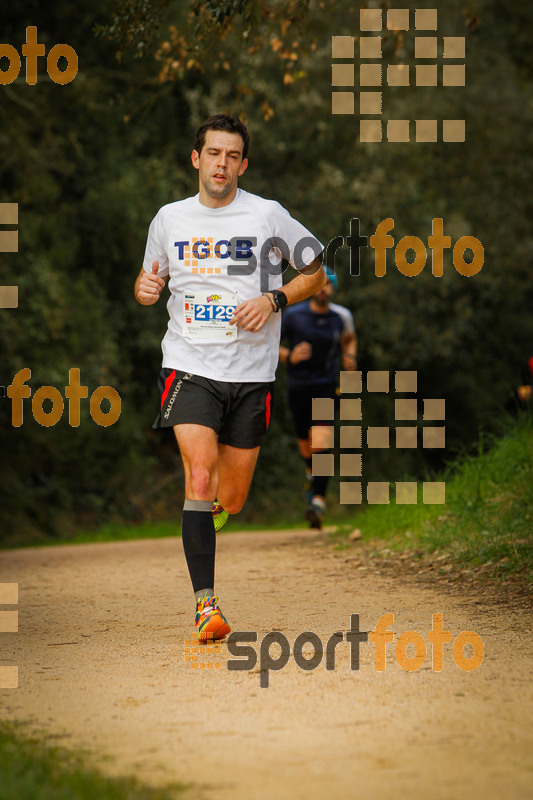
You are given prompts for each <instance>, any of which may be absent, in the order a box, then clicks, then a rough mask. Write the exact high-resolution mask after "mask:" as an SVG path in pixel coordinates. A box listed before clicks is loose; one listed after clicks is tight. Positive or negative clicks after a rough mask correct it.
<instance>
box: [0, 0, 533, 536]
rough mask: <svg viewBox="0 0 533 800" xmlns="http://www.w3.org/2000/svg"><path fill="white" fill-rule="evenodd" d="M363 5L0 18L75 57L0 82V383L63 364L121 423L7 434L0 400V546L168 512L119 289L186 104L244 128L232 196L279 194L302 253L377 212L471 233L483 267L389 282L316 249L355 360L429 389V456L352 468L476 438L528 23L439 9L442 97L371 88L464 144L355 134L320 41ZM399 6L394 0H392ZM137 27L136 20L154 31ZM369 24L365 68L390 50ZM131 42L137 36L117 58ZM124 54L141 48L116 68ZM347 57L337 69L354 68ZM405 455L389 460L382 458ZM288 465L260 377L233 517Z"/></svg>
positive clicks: (30, 11) (292, 474) (124, 291)
mask: <svg viewBox="0 0 533 800" xmlns="http://www.w3.org/2000/svg"><path fill="white" fill-rule="evenodd" d="M361 5H362V3H360V2H358V3H348V2H341V3H339V2H326V0H324V1H323V2H318V0H314V1H313V2H304V0H299V1H297V0H291V2H285V3H281V2H274V1H272V2H265V0H248V1H247V2H244V1H243V2H238V1H237V0H224V2H220V3H198V2H196V0H192V1H191V3H186V2H185V0H181V2H178V0H175V1H174V2H170V1H169V0H144V1H143V2H139V0H120V2H119V1H118V0H116V2H112V3H107V2H104V1H103V0H100V2H96V3H95V2H91V3H89V1H88V0H80V2H78V3H76V4H73V3H70V2H67V1H66V0H57V2H55V3H53V4H46V6H44V7H43V4H37V2H36V1H35V0H26V2H21V3H18V4H16V5H13V6H12V7H10V8H9V9H8V8H7V7H6V8H4V9H3V10H2V23H3V24H2V35H3V37H2V41H4V42H9V43H10V44H12V45H14V46H15V47H16V48H17V50H18V51H19V52H20V51H21V45H22V43H23V41H24V38H25V28H26V26H27V25H36V26H37V27H38V32H39V41H41V42H43V43H44V44H45V46H46V50H47V51H48V50H49V49H50V48H51V47H52V46H53V45H54V44H56V43H58V42H66V43H68V44H70V45H71V46H72V47H74V48H75V49H76V51H77V53H78V56H79V73H78V75H77V77H76V78H75V80H74V81H73V82H72V83H70V84H68V85H66V86H58V85H56V84H54V83H53V82H52V81H50V80H49V79H48V78H47V76H46V72H45V61H44V59H40V61H39V80H38V83H37V84H36V85H35V86H29V85H27V84H26V82H25V79H24V65H23V68H22V70H21V73H20V76H19V78H17V80H16V81H15V82H14V83H12V84H10V85H8V86H1V87H0V91H1V93H2V96H3V103H2V104H1V105H0V142H1V145H2V146H1V148H0V164H1V174H2V181H1V192H0V202H18V203H19V211H20V220H19V226H18V227H19V231H20V252H19V253H17V254H2V255H1V261H0V284H2V285H10V284H13V283H18V285H19V308H18V309H17V310H1V311H0V385H3V386H7V385H8V384H9V383H10V382H11V380H12V378H13V376H14V374H15V373H16V372H17V371H18V370H19V369H21V368H23V367H30V368H31V370H32V378H31V381H30V385H31V387H32V391H33V392H35V390H36V389H37V388H38V387H39V386H40V385H53V386H56V387H57V388H59V389H60V390H62V389H63V387H64V386H65V385H66V384H67V382H68V371H69V369H70V368H71V367H79V368H80V369H81V378H82V383H84V384H87V385H88V387H89V394H91V393H92V391H93V390H94V389H95V388H96V386H98V385H101V384H104V385H110V386H113V387H114V388H116V389H117V391H119V393H120V395H121V397H122V414H121V417H120V419H119V421H118V422H117V423H116V424H115V425H113V426H112V427H110V428H101V427H99V426H97V425H96V424H95V423H94V422H93V421H92V419H91V418H90V417H89V413H88V402H87V401H85V402H84V404H83V407H84V408H85V413H84V415H83V417H82V421H81V425H80V427H79V428H77V429H75V428H71V427H70V426H69V424H68V411H67V410H65V413H64V417H63V419H61V420H60V422H59V423H58V424H57V425H56V426H54V427H51V428H44V427H42V426H40V425H38V424H37V423H36V422H35V421H34V420H33V419H32V417H31V402H30V401H29V400H26V401H24V402H25V405H24V407H25V416H24V424H23V425H22V427H20V428H14V427H13V426H12V425H11V419H10V401H8V400H7V399H2V398H0V435H1V440H2V452H3V455H4V458H3V459H2V466H1V468H0V480H1V485H2V499H1V507H0V519H1V521H2V528H3V530H5V531H6V533H7V534H8V535H11V534H12V533H13V531H14V530H16V531H17V532H18V533H19V534H20V533H22V534H23V535H24V536H26V537H28V538H32V537H33V538H35V539H38V538H39V537H40V536H41V535H43V534H47V535H56V536H63V537H68V536H69V535H70V533H71V532H72V530H73V529H74V528H77V527H79V526H85V525H87V524H91V523H101V522H103V521H105V520H109V519H111V520H128V521H129V520H131V521H142V520H150V519H155V518H165V517H166V518H169V517H171V516H175V515H176V514H177V512H178V510H179V508H180V506H181V502H180V493H181V491H182V489H181V482H180V481H179V480H178V478H179V476H180V474H181V473H180V467H179V466H178V456H177V452H176V449H175V445H174V443H173V441H172V437H171V436H170V435H169V436H167V437H165V436H164V435H158V434H155V433H154V432H152V431H151V429H150V424H151V421H152V419H153V417H154V416H155V413H156V402H157V396H156V389H155V376H156V374H157V371H158V369H159V352H160V351H159V344H160V340H161V338H162V335H163V333H164V329H165V325H166V310H165V308H164V305H163V304H160V307H154V308H141V307H140V306H138V305H137V304H136V303H135V301H134V299H133V294H132V285H133V281H134V279H135V276H136V274H137V272H138V270H139V268H140V265H141V260H142V254H143V251H144V243H145V237H146V231H147V227H148V224H149V222H150V220H151V218H152V217H153V215H154V214H155V212H156V211H157V209H158V208H159V207H160V206H161V205H162V204H164V203H166V202H169V201H170V200H172V199H180V198H182V197H184V196H187V195H189V194H191V193H194V192H195V191H196V186H197V175H196V173H195V172H194V170H192V168H191V166H190V162H189V153H190V151H191V149H192V143H193V137H194V131H195V129H196V127H197V125H198V124H199V123H200V122H201V121H202V120H203V118H205V117H206V116H207V115H208V114H209V113H212V112H214V111H219V110H225V111H228V112H231V113H238V114H239V115H242V116H243V118H244V119H245V120H246V121H247V123H248V125H249V128H250V132H251V136H252V147H251V153H250V159H251V160H250V167H249V170H248V171H247V173H246V175H245V176H243V181H242V185H243V186H244V188H246V189H248V190H249V191H253V192H256V193H258V194H263V195H265V196H267V197H273V198H275V199H277V200H279V201H280V202H281V203H282V204H284V205H285V206H286V207H287V208H288V209H289V210H290V211H291V212H292V213H293V214H294V215H295V216H296V217H298V218H299V219H301V220H302V222H304V224H306V225H307V226H308V227H309V228H310V229H311V230H312V231H313V232H314V233H316V235H317V236H318V237H319V238H321V239H322V241H324V242H328V241H330V240H331V239H332V238H333V237H334V236H336V235H341V236H344V237H346V236H347V235H348V234H349V221H350V219H351V218H353V217H358V218H359V219H360V220H361V231H362V233H363V234H365V235H367V236H370V235H371V234H373V233H374V231H375V230H376V226H377V224H378V223H379V221H380V220H382V219H384V218H387V217H392V218H393V219H394V221H395V228H394V231H393V235H394V237H395V241H396V242H398V241H399V239H400V238H401V237H402V236H404V235H407V234H411V235H417V236H420V238H422V239H423V240H424V241H426V240H427V237H428V235H429V234H430V232H431V220H432V219H433V218H434V217H442V218H443V219H444V226H445V233H447V234H449V235H450V236H451V237H452V242H455V241H456V240H457V239H458V238H459V237H460V236H462V235H466V234H471V235H474V236H476V237H477V238H479V239H480V241H481V242H482V243H483V245H484V248H485V265H484V267H483V269H482V271H481V272H480V273H479V274H478V275H477V276H475V277H473V278H465V277H462V276H460V275H459V274H458V273H457V272H456V271H455V269H454V268H453V266H452V263H451V258H450V257H449V256H448V258H447V260H445V265H444V277H443V278H434V277H432V276H431V274H430V272H429V260H430V259H429V258H428V266H427V267H426V269H425V271H424V272H423V273H422V274H421V275H419V276H418V277H417V278H413V279H410V278H406V277H404V276H403V275H401V274H400V273H399V272H398V271H397V270H396V268H395V267H394V261H393V254H392V251H389V253H388V272H387V275H386V276H385V277H384V278H376V277H375V276H374V274H373V262H372V260H371V258H370V254H372V251H370V250H367V251H363V253H362V273H361V276H360V277H356V276H351V275H350V274H349V268H348V258H347V249H346V248H343V249H342V250H341V251H339V253H338V255H337V259H336V268H337V271H338V273H339V276H340V284H341V291H340V293H339V298H338V299H339V301H340V302H343V303H344V304H346V305H349V306H350V307H351V308H352V309H353V311H354V313H355V316H356V321H357V328H358V334H359V340H360V353H361V358H360V364H359V366H360V368H362V369H363V370H366V369H386V370H396V369H416V370H418V373H419V396H420V397H445V398H446V402H447V406H446V410H447V414H446V428H447V451H446V453H444V454H443V453H442V452H438V453H436V454H435V453H434V454H433V455H432V457H431V459H428V454H427V453H424V452H423V451H421V450H417V451H407V454H401V453H400V452H399V451H393V450H390V451H382V452H379V451H376V452H375V453H368V454H367V455H365V470H366V471H365V477H366V478H372V477H374V478H376V477H378V476H379V477H383V478H386V479H391V480H394V479H398V478H401V477H404V476H405V475H408V474H409V475H415V476H418V477H421V476H423V475H424V474H425V473H426V472H427V471H428V470H429V471H431V470H434V469H436V468H438V467H439V466H441V465H442V460H443V456H444V457H449V455H450V453H453V452H457V451H461V450H462V449H463V448H468V447H469V446H470V445H471V444H472V443H473V442H475V441H476V440H477V436H478V431H479V429H480V428H490V427H491V426H492V425H493V423H494V420H495V419H496V418H497V416H498V415H499V414H500V412H501V409H502V407H503V406H504V405H505V404H509V403H510V404H511V405H512V402H513V401H512V398H513V393H514V389H515V386H516V385H517V383H518V382H519V379H520V373H521V370H522V368H523V365H524V363H525V362H526V359H527V357H528V356H529V355H531V354H532V353H531V350H532V347H533V345H532V342H533V315H532V314H531V308H532V300H533V288H532V287H533V282H532V280H531V276H530V268H531V254H532V250H533V234H532V231H531V226H530V219H531V200H530V197H531V193H530V191H529V184H530V182H531V175H532V168H531V167H532V157H533V146H532V136H533V134H532V130H533V128H532V126H531V101H530V97H531V85H532V67H533V63H532V60H531V50H530V48H529V47H528V44H527V40H526V31H527V30H528V29H529V28H530V25H531V22H532V17H533V10H531V9H530V7H529V6H527V5H524V6H523V7H521V8H520V10H517V9H514V10H513V13H512V14H510V13H509V10H508V5H507V4H506V3H505V2H504V0H477V1H476V2H475V3H474V4H471V3H469V4H466V3H465V2H463V0H446V2H444V0H442V2H441V0H439V2H436V3H434V4H432V5H433V6H437V8H438V9H439V32H438V35H439V36H441V35H456V36H457V35H465V36H466V39H467V44H466V52H467V56H466V65H467V85H466V87H465V88H460V89H459V88H457V89H455V88H443V87H442V86H440V87H437V88H435V89H430V88H426V89H416V88H415V87H411V88H410V89H408V90H403V91H397V92H393V91H392V90H391V89H389V90H384V108H385V109H386V114H385V116H389V117H391V118H402V119H405V118H411V119H415V118H420V117H423V118H428V117H430V116H431V113H428V112H429V109H433V110H434V112H435V116H437V117H439V118H442V117H448V118H452V119H453V118H462V117H465V118H466V120H467V141H466V143H464V144H450V143H447V144H443V143H436V144H420V143H414V142H412V143H410V144H390V143H382V144H381V145H370V144H361V143H360V142H359V141H358V117H357V115H356V116H354V117H349V116H332V115H331V36H332V35H343V34H344V35H346V34H349V35H357V29H358V14H359V8H360V6H361ZM402 6H403V7H407V6H408V7H410V8H412V9H414V8H415V7H416V6H417V3H415V2H407V3H403V4H402ZM157 22H159V25H158V26H157ZM406 42H407V37H406V38H405V41H403V40H402V39H401V37H400V36H398V35H393V34H390V33H389V34H386V35H385V41H384V51H383V52H384V57H385V58H386V59H387V60H388V59H389V58H393V59H394V58H395V59H396V60H397V61H398V62H400V63H402V62H403V63H409V64H410V65H411V69H413V66H412V65H413V53H412V52H411V51H410V48H409V47H408V46H407V44H406ZM139 45H141V46H139ZM139 55H143V58H138V57H137V56H139ZM356 63H357V62H356ZM372 400H373V402H372V403H368V404H367V407H366V410H365V414H366V418H365V424H382V425H384V424H385V425H392V424H394V422H393V419H392V417H391V412H390V399H389V398H385V397H380V396H377V395H376V396H375V397H373V398H372ZM404 452H405V451H404ZM300 484H301V466H300V463H299V460H298V457H297V455H296V453H295V447H294V438H293V434H292V430H291V425H290V421H289V418H288V412H287V409H286V407H285V402H284V375H283V370H282V369H280V380H279V382H278V392H277V399H276V409H275V414H274V420H273V423H272V428H271V433H270V436H269V437H268V438H267V442H266V444H265V446H264V449H263V452H262V455H261V459H260V463H259V466H258V471H257V476H256V480H255V482H254V489H253V501H254V502H253V509H254V513H255V514H256V516H257V515H258V514H259V513H260V512H261V510H263V509H265V508H274V507H276V506H278V507H279V506H280V505H282V504H283V503H284V502H289V501H290V498H291V497H292V496H293V493H294V489H295V488H296V487H297V488H298V489H299V487H300Z"/></svg>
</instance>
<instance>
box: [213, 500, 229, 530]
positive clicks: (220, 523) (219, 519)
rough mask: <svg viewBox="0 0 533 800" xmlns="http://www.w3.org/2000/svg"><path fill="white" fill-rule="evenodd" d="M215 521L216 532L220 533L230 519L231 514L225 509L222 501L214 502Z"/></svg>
mask: <svg viewBox="0 0 533 800" xmlns="http://www.w3.org/2000/svg"><path fill="white" fill-rule="evenodd" d="M212 510H213V522H214V523H215V532H216V533H218V532H219V530H220V529H221V528H223V527H224V525H225V524H226V522H227V521H228V517H229V514H228V512H227V511H224V509H223V508H222V506H221V505H220V503H217V501H216V500H215V502H214V503H213V509H212Z"/></svg>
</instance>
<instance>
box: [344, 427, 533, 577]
mask: <svg viewBox="0 0 533 800" xmlns="http://www.w3.org/2000/svg"><path fill="white" fill-rule="evenodd" d="M440 479H441V480H443V479H444V480H445V482H446V503H445V504H444V505H424V504H423V503H422V496H421V491H420V494H419V498H418V503H417V505H396V504H395V503H391V504H390V505H383V506H366V507H365V508H364V509H363V510H362V511H361V513H360V514H359V516H358V517H357V520H356V525H357V527H358V528H360V530H361V532H362V536H363V539H364V540H381V541H383V540H384V541H385V542H386V543H387V547H388V549H390V550H393V551H394V550H396V551H402V550H403V551H405V550H416V551H418V552H419V554H420V555H422V554H424V553H428V554H430V553H431V554H434V555H435V554H436V553H438V554H439V555H440V556H442V557H443V558H446V557H448V560H449V561H453V562H456V563H457V564H459V565H461V566H474V567H477V566H481V565H483V566H484V567H486V568H488V569H487V570H486V573H487V574H490V575H491V576H492V577H505V576H511V575H512V576H514V577H518V578H520V579H521V580H523V581H525V582H528V583H533V419H532V417H531V416H524V417H522V418H520V419H519V420H518V421H516V422H512V423H510V425H509V427H508V429H507V431H506V433H505V434H504V435H503V436H502V437H501V438H499V439H497V440H495V441H493V442H492V443H491V446H490V448H489V449H487V451H486V452H482V453H480V454H478V455H475V456H470V457H468V458H466V459H465V460H463V461H462V462H457V463H455V464H452V465H450V468H449V470H448V473H447V474H446V475H445V476H443V477H442V478H440ZM434 480H435V479H434ZM436 480H439V478H436ZM391 495H393V491H392V490H391ZM347 535H348V532H347V531H346V532H345V536H347ZM338 538H341V539H342V534H340V535H339V537H338Z"/></svg>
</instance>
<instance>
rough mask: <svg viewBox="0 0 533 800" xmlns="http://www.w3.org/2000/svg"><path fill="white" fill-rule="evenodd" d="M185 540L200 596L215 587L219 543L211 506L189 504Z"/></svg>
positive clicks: (185, 509)
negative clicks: (217, 543)
mask: <svg viewBox="0 0 533 800" xmlns="http://www.w3.org/2000/svg"><path fill="white" fill-rule="evenodd" d="M200 509H201V510H200ZM181 538H182V541H183V550H184V553H185V558H186V560H187V567H188V568H189V575H190V576H191V581H192V588H193V591H194V592H199V591H201V590H202V589H205V588H206V587H213V586H214V583H215V549H216V541H217V540H216V534H215V525H214V523H213V514H212V513H211V503H210V502H207V501H203V500H199V501H198V500H186V501H185V503H184V506H183V517H182V521H181Z"/></svg>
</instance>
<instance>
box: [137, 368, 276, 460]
mask: <svg viewBox="0 0 533 800" xmlns="http://www.w3.org/2000/svg"><path fill="white" fill-rule="evenodd" d="M157 385H158V388H159V395H160V400H161V409H160V412H159V414H158V417H157V419H156V421H155V422H154V424H153V425H152V427H153V428H170V427H172V426H173V425H180V424H183V423H194V424H196V425H205V426H206V427H207V428H212V429H213V430H214V431H215V432H216V433H217V434H218V441H219V443H220V444H229V445H231V446H232V447H242V448H246V449H251V448H253V447H258V446H259V445H260V444H261V443H262V442H263V438H264V436H265V433H266V431H267V428H268V423H269V421H270V412H271V404H272V389H273V384H272V383H228V382H226V381H214V380H211V379H210V378H202V377H201V376H200V375H193V374H191V373H190V372H182V371H181V370H179V369H166V368H164V369H162V370H161V372H160V373H159V377H158V379H157Z"/></svg>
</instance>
